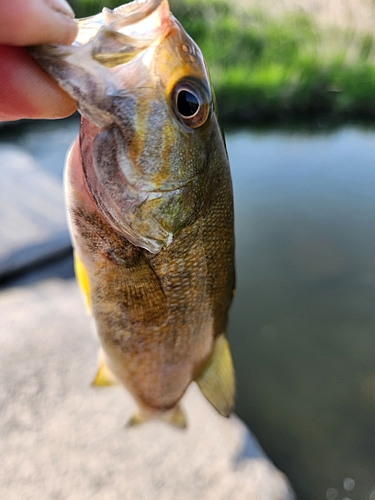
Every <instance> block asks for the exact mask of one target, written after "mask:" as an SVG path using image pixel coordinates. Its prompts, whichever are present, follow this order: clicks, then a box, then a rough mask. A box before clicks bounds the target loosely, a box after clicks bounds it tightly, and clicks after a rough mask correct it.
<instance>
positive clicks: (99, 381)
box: [92, 354, 119, 387]
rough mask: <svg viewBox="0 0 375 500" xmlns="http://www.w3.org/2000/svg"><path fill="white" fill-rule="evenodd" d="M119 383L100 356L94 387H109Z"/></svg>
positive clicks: (93, 382)
mask: <svg viewBox="0 0 375 500" xmlns="http://www.w3.org/2000/svg"><path fill="white" fill-rule="evenodd" d="M118 383H119V382H118V380H117V378H116V377H115V376H114V375H113V373H112V372H111V370H110V369H109V368H108V366H107V365H106V364H105V362H104V361H103V359H102V355H101V354H99V368H98V371H97V374H96V376H95V378H94V380H93V381H92V385H93V386H95V387H108V386H110V385H117V384H118Z"/></svg>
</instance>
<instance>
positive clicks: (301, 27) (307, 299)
mask: <svg viewBox="0 0 375 500" xmlns="http://www.w3.org/2000/svg"><path fill="white" fill-rule="evenodd" d="M70 3H71V4H72V6H73V8H74V10H75V12H76V15H77V17H84V16H88V15H91V14H94V13H97V12H98V11H100V10H101V8H102V7H103V6H104V5H105V6H107V7H111V8H113V7H115V6H117V5H119V4H120V3H122V2H116V1H107V2H104V1H99V0H71V2H70ZM170 3H171V8H172V11H173V13H174V15H175V16H176V17H177V18H178V19H179V20H180V21H181V23H182V24H183V26H184V27H185V28H186V30H187V31H188V33H189V34H190V35H191V36H192V37H193V38H194V39H195V41H196V42H197V43H198V44H199V45H200V47H201V49H202V51H203V54H204V56H205V57H206V60H207V63H208V66H209V68H210V72H211V76H212V81H213V85H214V88H215V90H216V94H217V99H218V105H219V112H220V115H221V118H222V121H223V125H224V128H225V130H226V137H227V146H228V152H229V156H230V160H231V168H232V175H233V183H234V192H235V208H236V245H237V247H236V258H237V294H236V298H235V302H234V306H233V307H232V310H231V315H230V325H229V337H230V343H231V346H232V352H233V356H234V361H235V365H236V371H237V386H238V391H237V403H236V412H237V413H238V415H239V416H240V417H242V418H243V419H244V420H245V421H246V423H247V424H248V425H249V427H250V428H251V429H252V431H253V432H254V433H255V435H256V436H257V438H258V439H259V441H260V444H261V446H262V447H263V448H264V449H265V451H266V453H267V454H268V455H269V457H270V458H271V459H272V460H273V461H274V463H275V464H276V465H277V466H278V467H279V468H280V469H281V470H282V471H283V472H285V473H286V474H287V476H288V477H289V479H290V480H291V482H292V484H293V486H294V488H295V490H296V492H297V494H298V498H299V499H300V500H320V499H323V500H324V499H327V500H335V499H337V500H344V499H345V500H375V426H374V422H375V38H374V37H375V2H374V1H373V0H273V1H271V0H258V1H256V0H240V1H237V2H230V1H224V0H170ZM77 130H78V118H77V117H72V118H70V119H67V120H60V121H56V122H21V123H15V124H2V125H1V136H0V162H1V164H2V165H1V168H0V175H1V178H2V182H1V187H0V192H1V197H0V221H1V224H0V227H1V229H0V235H1V243H2V249H1V250H0V280H1V286H2V291H1V293H2V294H5V293H7V292H8V291H9V289H11V288H12V287H20V286H23V285H25V284H27V283H31V282H35V281H38V280H41V279H45V278H46V277H50V276H57V277H59V278H63V279H73V269H72V257H71V248H70V243H69V236H68V233H67V228H66V222H65V215H64V207H63V195H62V172H63V163H64V157H65V154H66V151H67V149H68V147H69V145H70V143H71V142H72V141H73V139H74V137H75V136H76V134H77ZM15 228H17V230H15ZM19 228H22V229H19ZM233 500H235V499H233Z"/></svg>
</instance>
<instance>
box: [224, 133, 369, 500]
mask: <svg viewBox="0 0 375 500" xmlns="http://www.w3.org/2000/svg"><path fill="white" fill-rule="evenodd" d="M227 142H228V150H229V156H230V159H231V164H232V172H233V182H234V191H235V204H236V241H237V294H236V299H235V303H234V306H233V309H232V311H231V320H230V328H229V335H230V341H231V344H232V350H233V354H234V359H235V364H236V369H237V374H238V396H237V407H236V409H237V412H238V413H239V415H240V416H241V417H243V418H244V419H245V420H246V421H247V423H248V424H249V425H250V427H251V428H252V430H253V431H254V432H255V434H256V435H257V436H258V438H259V440H260V442H261V444H262V446H263V447H264V448H265V450H266V451H267V452H268V453H269V455H270V456H271V458H272V459H273V460H274V461H275V462H276V464H277V465H278V466H279V467H280V468H281V469H282V470H284V471H285V472H286V473H287V474H288V476H289V477H290V479H291V481H292V483H293V484H294V486H295V488H296V489H297V491H298V493H299V498H301V499H304V500H319V499H328V500H334V499H336V498H337V499H338V500H342V499H344V498H345V499H346V500H348V499H351V500H365V499H366V500H374V499H375V425H374V424H375V134H374V132H371V131H365V130H359V129H355V128H345V129H343V130H340V131H338V132H335V133H331V134H320V135H316V134H314V135H311V134H303V133H301V134H298V133H294V134H291V133H283V132H268V133H254V132H241V133H235V134H230V135H229V136H228V141H227Z"/></svg>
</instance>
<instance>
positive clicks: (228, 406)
mask: <svg viewBox="0 0 375 500" xmlns="http://www.w3.org/2000/svg"><path fill="white" fill-rule="evenodd" d="M195 381H196V382H197V384H198V386H199V388H200V390H201V391H202V393H203V395H204V396H205V398H206V399H207V400H208V401H209V402H210V403H211V404H212V406H213V407H214V408H216V410H217V411H218V412H219V413H220V414H221V415H223V416H224V417H229V414H230V412H231V410H232V407H233V403H234V392H235V380H234V370H233V364H232V356H231V353H230V349H229V344H228V341H227V339H226V338H225V335H220V337H218V338H217V339H216V341H215V345H214V349H213V352H212V354H211V356H210V358H209V359H208V361H207V363H206V365H205V367H204V368H203V371H202V372H201V373H200V375H199V377H198V378H197V379H196V380H195Z"/></svg>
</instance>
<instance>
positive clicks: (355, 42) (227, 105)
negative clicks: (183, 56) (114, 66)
mask: <svg viewBox="0 0 375 500" xmlns="http://www.w3.org/2000/svg"><path fill="white" fill-rule="evenodd" d="M71 3H72V4H73V6H74V8H75V10H76V13H77V16H78V17H82V16H87V15H91V14H93V13H96V12H98V11H99V10H100V9H101V7H102V6H103V5H104V3H103V2H102V1H98V0H71ZM119 3H121V2H118V1H114V0H109V1H107V2H106V3H105V5H106V6H107V7H110V8H113V7H115V6H116V5H118V4H119ZM170 3H171V9H172V12H173V13H174V15H175V16H176V17H177V18H178V19H179V20H180V22H181V23H182V24H183V26H184V27H185V29H186V31H187V32H188V33H189V34H190V35H191V36H192V37H193V38H194V40H195V41H196V42H197V43H198V45H199V46H200V48H201V50H202V52H203V54H204V56H205V58H206V60H207V63H208V66H209V68H210V73H211V77H212V81H213V84H214V87H215V90H216V94H217V98H218V103H219V109H220V114H221V115H222V117H223V118H224V119H229V120H232V121H233V120H234V121H236V122H237V121H245V122H252V123H254V122H258V123H259V122H265V121H271V122H278V121H285V120H286V121H288V120H294V119H302V120H303V119H306V120H309V119H311V118H312V117H314V116H324V117H326V118H331V119H333V120H335V121H343V120H348V119H358V118H373V117H375V56H374V54H373V52H374V50H375V49H374V37H373V36H372V35H369V34H365V35H364V34H359V33H354V32H350V31H343V30H338V29H336V30H335V29H330V30H328V31H327V30H323V29H321V28H320V27H319V26H317V25H316V23H315V21H314V19H312V18H310V17H308V16H307V15H306V14H299V15H284V16H283V17H282V18H278V19H271V18H270V17H269V16H267V15H266V13H265V12H262V11H261V10H256V11H254V10H251V11H246V12H245V11H244V10H241V9H240V8H239V7H235V6H233V5H234V4H231V3H230V2H229V1H226V2H225V1H223V0H170Z"/></svg>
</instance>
